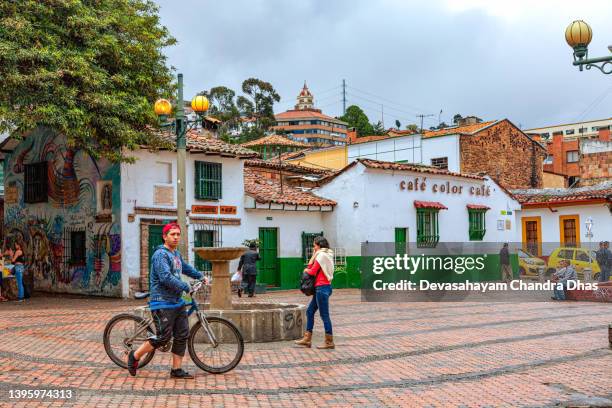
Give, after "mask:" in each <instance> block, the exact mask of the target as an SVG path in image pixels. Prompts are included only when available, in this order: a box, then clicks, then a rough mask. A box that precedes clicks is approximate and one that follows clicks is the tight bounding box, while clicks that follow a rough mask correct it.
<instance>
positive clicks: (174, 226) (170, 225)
mask: <svg viewBox="0 0 612 408" xmlns="http://www.w3.org/2000/svg"><path fill="white" fill-rule="evenodd" d="M171 229H177V230H179V231H180V230H181V227H180V226H179V225H178V224H177V223H176V222H171V223H168V224H166V225H164V228H163V229H162V236H164V237H165V236H166V235H167V234H168V231H170V230H171Z"/></svg>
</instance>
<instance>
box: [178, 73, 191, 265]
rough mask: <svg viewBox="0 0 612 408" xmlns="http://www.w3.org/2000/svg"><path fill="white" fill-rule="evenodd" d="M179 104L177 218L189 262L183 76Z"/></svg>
mask: <svg viewBox="0 0 612 408" xmlns="http://www.w3.org/2000/svg"><path fill="white" fill-rule="evenodd" d="M177 94H178V95H177V99H178V100H177V103H176V115H175V123H176V154H177V166H176V170H177V171H176V173H177V178H176V184H177V190H178V191H177V192H176V197H177V200H176V201H177V203H176V204H177V205H176V218H177V221H178V225H179V227H180V229H181V240H180V241H179V251H180V252H181V254H182V255H183V257H184V258H185V260H187V259H188V258H189V252H188V251H187V248H188V244H187V235H188V231H187V209H186V204H187V195H186V193H185V161H186V158H187V153H186V151H187V149H186V148H187V137H186V133H187V127H186V126H185V107H184V104H185V102H184V101H183V74H178V89H177Z"/></svg>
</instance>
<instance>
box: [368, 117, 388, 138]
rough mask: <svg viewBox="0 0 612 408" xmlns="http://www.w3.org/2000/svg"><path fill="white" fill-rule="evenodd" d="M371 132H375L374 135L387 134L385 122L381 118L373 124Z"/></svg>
mask: <svg viewBox="0 0 612 408" xmlns="http://www.w3.org/2000/svg"><path fill="white" fill-rule="evenodd" d="M371 134H373V135H384V134H385V127H384V126H383V124H382V122H381V121H380V120H379V121H378V122H376V123H375V124H373V125H372V133H371Z"/></svg>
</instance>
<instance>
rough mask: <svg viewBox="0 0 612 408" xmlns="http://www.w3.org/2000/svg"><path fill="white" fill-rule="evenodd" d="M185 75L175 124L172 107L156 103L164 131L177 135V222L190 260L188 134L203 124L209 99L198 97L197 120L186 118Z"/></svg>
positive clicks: (180, 80) (193, 103) (180, 84)
mask: <svg viewBox="0 0 612 408" xmlns="http://www.w3.org/2000/svg"><path fill="white" fill-rule="evenodd" d="M183 104H184V102H183V74H178V90H177V105H176V110H175V115H174V122H168V117H169V116H170V114H171V113H172V105H171V103H170V102H169V101H168V100H166V99H158V100H157V101H156V102H155V113H156V114H157V116H158V117H159V119H160V126H161V128H162V129H164V128H166V129H171V130H174V133H175V134H176V153H177V165H176V170H177V178H176V185H177V188H176V189H177V194H176V196H177V200H176V201H177V203H176V209H177V213H176V215H177V221H178V225H179V227H180V228H181V241H180V243H179V251H180V252H181V254H182V255H183V256H184V257H185V258H188V256H189V254H188V253H187V248H188V246H187V235H188V233H187V197H186V191H185V187H186V186H185V183H186V182H185V161H186V158H187V132H188V131H189V130H190V129H193V128H194V127H196V126H197V125H198V124H201V123H202V118H203V115H204V113H205V112H206V111H207V110H208V99H206V97H205V96H202V95H196V96H195V97H194V98H193V99H192V100H191V108H192V109H193V111H194V112H195V113H196V114H197V116H196V119H194V120H189V119H187V117H186V116H185V109H184V106H183Z"/></svg>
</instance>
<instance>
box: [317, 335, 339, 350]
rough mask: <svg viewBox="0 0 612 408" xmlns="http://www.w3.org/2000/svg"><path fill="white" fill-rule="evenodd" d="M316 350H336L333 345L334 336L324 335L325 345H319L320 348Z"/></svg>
mask: <svg viewBox="0 0 612 408" xmlns="http://www.w3.org/2000/svg"><path fill="white" fill-rule="evenodd" d="M317 348H318V349H333V348H336V345H335V344H334V336H333V335H331V334H326V335H325V343H323V344H321V345H320V346H317Z"/></svg>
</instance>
